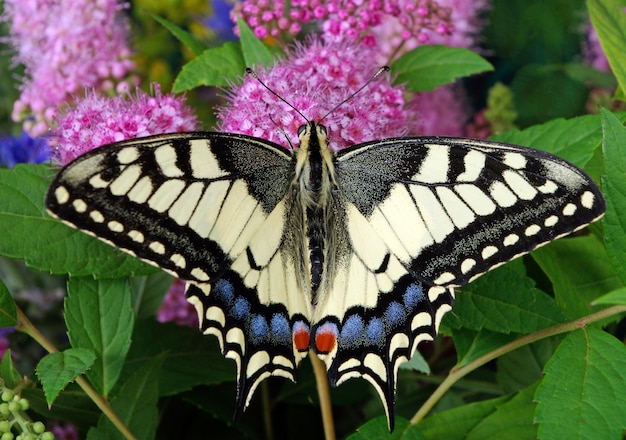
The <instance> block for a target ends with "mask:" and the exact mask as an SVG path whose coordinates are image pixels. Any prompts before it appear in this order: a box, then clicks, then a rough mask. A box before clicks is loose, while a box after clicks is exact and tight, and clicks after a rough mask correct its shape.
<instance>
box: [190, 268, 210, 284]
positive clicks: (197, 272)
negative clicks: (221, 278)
mask: <svg viewBox="0 0 626 440" xmlns="http://www.w3.org/2000/svg"><path fill="white" fill-rule="evenodd" d="M191 276H192V277H194V278H195V279H197V280H200V281H209V275H208V274H207V273H206V272H205V271H203V270H202V269H200V268H199V267H195V268H194V269H193V270H192V271H191Z"/></svg>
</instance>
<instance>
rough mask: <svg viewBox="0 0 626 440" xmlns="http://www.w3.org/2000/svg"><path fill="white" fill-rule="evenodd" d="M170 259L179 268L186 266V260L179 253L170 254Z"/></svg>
mask: <svg viewBox="0 0 626 440" xmlns="http://www.w3.org/2000/svg"><path fill="white" fill-rule="evenodd" d="M170 261H171V262H172V263H174V265H175V266H176V267H180V268H181V269H184V268H185V267H187V260H185V257H183V256H182V255H181V254H174V255H172V256H171V257H170Z"/></svg>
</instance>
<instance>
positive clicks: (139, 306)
mask: <svg viewBox="0 0 626 440" xmlns="http://www.w3.org/2000/svg"><path fill="white" fill-rule="evenodd" d="M181 282H182V281H181ZM171 286H172V276H171V275H169V274H167V273H166V272H163V271H159V272H157V273H154V274H152V275H148V276H146V277H137V278H132V279H131V288H132V304H133V309H134V310H135V316H136V317H137V319H143V318H150V317H153V316H155V315H156V313H157V311H158V310H159V308H160V307H161V304H163V298H164V297H165V295H166V294H167V292H168V290H169V289H170V287H171Z"/></svg>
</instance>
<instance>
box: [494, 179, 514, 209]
mask: <svg viewBox="0 0 626 440" xmlns="http://www.w3.org/2000/svg"><path fill="white" fill-rule="evenodd" d="M489 192H490V194H491V197H493V199H494V200H495V201H496V203H497V204H498V205H500V206H501V207H503V208H508V207H509V206H513V205H514V204H515V202H516V201H517V197H515V194H513V193H512V192H511V190H510V189H509V188H507V186H506V185H505V184H504V183H502V182H498V181H496V182H493V183H492V184H491V186H490V187H489Z"/></svg>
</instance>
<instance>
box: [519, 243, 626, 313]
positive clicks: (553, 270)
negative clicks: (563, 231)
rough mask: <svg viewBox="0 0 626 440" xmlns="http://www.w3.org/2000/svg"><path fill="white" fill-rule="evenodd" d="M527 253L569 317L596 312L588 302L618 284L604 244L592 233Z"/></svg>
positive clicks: (616, 286)
mask: <svg viewBox="0 0 626 440" xmlns="http://www.w3.org/2000/svg"><path fill="white" fill-rule="evenodd" d="M531 255H532V257H533V258H534V260H535V261H536V262H537V263H538V264H539V266H540V267H541V269H542V270H543V271H544V272H545V273H546V275H547V276H548V278H549V279H550V281H551V282H552V287H553V289H554V298H555V301H556V304H557V305H558V306H559V307H560V308H561V309H562V310H563V311H565V312H566V313H567V315H568V316H569V317H570V318H571V319H575V318H580V317H581V316H585V315H588V314H589V313H592V312H593V311H597V309H592V308H591V306H590V304H591V302H592V301H593V300H594V299H596V298H598V297H599V296H600V295H603V294H604V293H606V292H609V291H611V290H615V289H617V288H619V287H621V283H620V282H619V280H618V279H617V277H616V275H615V272H614V270H613V268H612V267H611V263H610V261H609V258H608V256H607V254H606V250H605V248H604V246H603V245H602V243H601V242H600V240H598V239H597V238H596V237H594V236H587V237H570V238H565V239H561V240H557V241H555V242H553V243H550V244H549V245H547V246H543V247H541V248H539V249H536V250H535V251H533V253H532V254H531Z"/></svg>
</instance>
